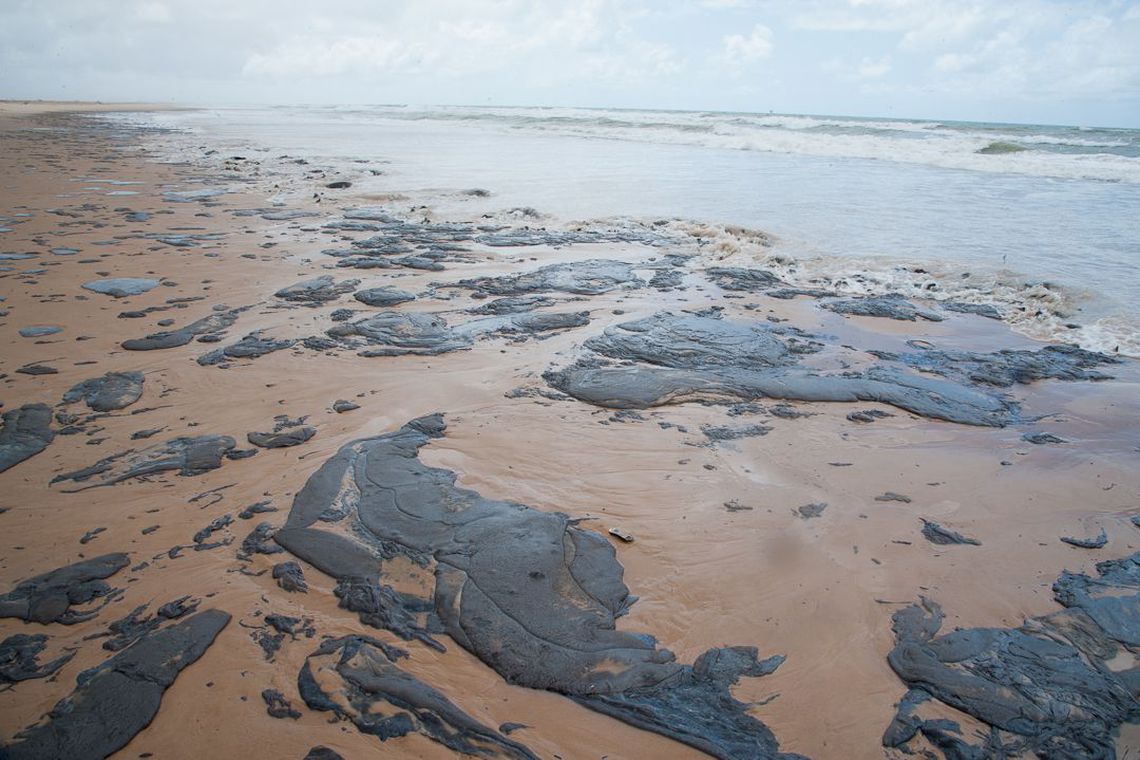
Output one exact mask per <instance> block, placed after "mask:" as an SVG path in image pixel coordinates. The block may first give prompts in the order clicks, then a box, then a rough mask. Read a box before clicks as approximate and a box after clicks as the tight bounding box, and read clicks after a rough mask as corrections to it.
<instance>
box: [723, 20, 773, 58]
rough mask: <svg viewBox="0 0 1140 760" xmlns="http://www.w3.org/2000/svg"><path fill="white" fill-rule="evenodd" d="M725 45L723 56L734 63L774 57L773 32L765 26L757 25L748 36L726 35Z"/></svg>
mask: <svg viewBox="0 0 1140 760" xmlns="http://www.w3.org/2000/svg"><path fill="white" fill-rule="evenodd" d="M723 45H724V46H723V50H722V55H723V57H724V59H725V60H726V61H729V62H732V63H741V62H749V61H757V60H760V59H763V58H768V57H769V56H771V55H772V30H771V29H769V28H768V27H766V26H764V25H763V24H757V25H756V26H754V27H752V31H751V32H749V33H748V35H747V36H745V35H743V34H729V35H725V37H724V40H723Z"/></svg>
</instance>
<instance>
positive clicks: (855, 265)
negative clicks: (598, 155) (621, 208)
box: [670, 221, 1140, 357]
mask: <svg viewBox="0 0 1140 760" xmlns="http://www.w3.org/2000/svg"><path fill="white" fill-rule="evenodd" d="M670 227H671V228H672V229H674V230H676V231H679V232H681V233H683V234H688V235H690V236H691V237H692V238H693V239H694V240H696V241H698V242H699V246H700V247H699V250H700V252H701V258H702V260H703V263H705V264H706V265H713V264H716V265H721V266H724V265H736V266H749V267H760V268H762V269H766V270H768V271H771V272H773V273H774V274H776V275H778V276H779V277H780V279H782V280H783V281H785V282H787V283H788V284H789V285H790V286H792V287H793V288H804V289H812V290H824V291H830V292H834V293H835V294H837V295H840V296H878V295H886V294H889V293H898V294H902V295H904V296H907V297H908V298H911V299H922V300H927V301H932V302H934V303H938V302H953V303H964V304H973V305H978V306H993V307H994V308H995V309H996V310H997V312H998V313H999V314H1000V315H1001V319H1002V321H1003V322H1005V323H1006V324H1008V325H1009V326H1010V328H1012V329H1013V330H1014V331H1015V332H1017V333H1019V334H1021V335H1024V336H1026V337H1028V338H1032V339H1034V340H1043V341H1050V342H1060V343H1071V344H1074V345H1078V346H1080V347H1081V348H1085V349H1088V350H1090V351H1101V352H1104V353H1109V354H1122V355H1125V356H1131V357H1140V321H1137V320H1135V319H1129V318H1128V317H1126V316H1123V315H1119V314H1112V315H1106V316H1096V317H1094V318H1093V319H1092V321H1088V317H1086V316H1084V313H1083V312H1084V309H1085V307H1086V306H1088V305H1089V304H1090V302H1091V301H1093V300H1095V297H1096V296H1095V294H1094V293H1091V292H1088V291H1080V290H1077V289H1074V288H1070V287H1066V286H1064V285H1060V284H1057V283H1052V282H1047V281H1041V280H1033V279H1031V278H1029V277H1026V276H1025V275H1024V274H1022V273H1019V272H1015V271H1011V270H1009V269H994V270H987V269H985V268H972V269H969V270H967V269H963V268H962V267H961V266H959V265H956V264H954V263H949V264H947V263H939V262H931V261H913V260H911V261H903V260H899V259H893V258H891V257H887V256H882V257H859V258H852V257H838V256H812V257H802V256H790V255H788V254H787V253H786V252H785V251H784V250H783V248H782V246H780V245H779V244H778V242H777V241H775V240H774V239H773V238H772V236H770V235H768V234H766V233H764V232H762V231H759V230H750V229H746V228H742V227H734V226H721V225H709V224H704V223H700V222H679V221H675V222H672V223H671V224H670Z"/></svg>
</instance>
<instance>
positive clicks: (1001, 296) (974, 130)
mask: <svg viewBox="0 0 1140 760" xmlns="http://www.w3.org/2000/svg"><path fill="white" fill-rule="evenodd" d="M119 118H127V119H133V120H135V121H138V120H141V121H143V122H144V123H147V124H149V125H153V126H160V127H165V128H169V129H173V130H175V131H177V132H179V133H183V134H188V135H191V136H195V137H200V138H202V139H204V140H206V141H218V142H219V143H221V144H228V145H232V146H242V145H247V144H248V145H254V146H260V147H261V148H262V149H269V150H272V151H280V152H287V153H289V154H290V155H296V156H302V157H309V158H311V159H313V160H314V161H325V162H332V163H334V164H336V165H338V167H339V168H340V169H341V170H342V171H343V172H346V173H349V174H351V173H352V172H353V166H354V162H356V161H359V160H362V159H366V160H369V161H384V162H386V163H384V164H383V166H382V168H383V174H382V175H381V176H377V177H373V176H371V175H370V174H369V173H367V172H363V171H360V170H359V169H358V170H357V173H358V174H360V175H361V176H359V178H354V188H353V190H354V192H355V191H361V192H367V191H368V190H370V189H375V190H377V191H379V190H381V189H383V190H393V189H398V190H399V191H401V192H403V193H405V194H409V195H412V196H414V195H415V194H416V193H418V192H423V193H425V194H431V193H438V192H439V191H441V190H460V189H474V188H478V189H482V190H486V191H488V192H489V193H490V196H489V198H488V200H487V201H486V204H487V205H488V207H499V208H508V207H529V208H534V209H537V210H538V211H539V212H542V213H544V214H549V215H552V216H553V217H555V218H558V219H561V220H566V221H569V220H591V219H604V218H612V217H637V218H649V219H654V218H670V217H679V218H683V219H687V220H694V221H695V222H703V223H708V224H714V225H739V226H743V227H748V228H755V229H760V230H764V231H766V232H769V233H772V234H774V235H775V236H776V237H777V238H778V245H777V247H776V250H778V251H779V253H780V255H781V256H784V257H792V258H794V259H796V260H797V262H799V265H798V268H797V270H796V271H798V272H799V273H800V274H801V275H803V276H804V278H805V279H806V280H810V279H812V276H816V275H820V274H824V275H826V277H827V278H828V279H827V281H828V282H829V283H835V282H836V281H842V282H847V281H846V280H844V278H843V273H844V272H845V271H849V272H850V273H851V274H852V275H861V276H860V277H859V278H858V279H857V281H858V282H859V283H860V284H861V285H862V286H863V287H866V288H868V292H873V291H875V290H879V291H888V290H902V291H903V292H910V291H908V290H907V289H908V288H916V287H922V288H925V289H927V290H928V291H929V289H930V288H932V287H934V288H938V289H940V290H941V291H942V292H947V293H951V294H952V293H954V292H955V291H954V283H956V282H958V281H964V280H968V281H969V283H970V286H971V288H972V289H973V291H972V292H973V294H974V295H975V296H976V295H977V293H978V292H979V290H983V289H988V290H989V291H991V294H992V296H993V300H994V301H995V302H997V303H998V304H999V305H1004V307H1005V308H1004V309H1003V311H1005V312H1006V313H1007V314H1010V313H1011V312H1013V311H1015V310H1020V312H1022V313H1024V314H1026V315H1027V317H1026V318H1024V319H1020V321H1019V320H1018V319H1011V320H1010V321H1011V322H1013V323H1015V326H1020V327H1022V328H1023V330H1024V331H1025V332H1027V333H1029V334H1032V335H1034V336H1035V337H1044V338H1050V339H1056V340H1067V341H1072V342H1077V343H1080V344H1081V345H1084V346H1086V347H1088V348H1094V349H1099V350H1108V351H1112V350H1120V351H1121V352H1123V353H1128V354H1134V355H1136V354H1140V306H1138V305H1137V304H1138V301H1137V299H1136V297H1135V296H1136V293H1137V292H1138V291H1140V273H1138V271H1137V265H1138V264H1140V130H1129V129H1099V128H1092V127H1079V126H1074V127H1065V126H1048V125H1013V124H979V123H964V122H950V121H942V122H936V121H917V120H905V119H864V118H848V117H821V116H798V115H777V114H742V113H738V114H733V113H705V112H676V111H629V110H612V109H611V110H599V109H562V108H479V107H434V108H429V107H403V106H375V107H360V106H352V107H347V106H344V107H276V108H225V109H219V108H205V109H201V110H196V111H173V112H159V113H152V114H144V115H136V116H131V117H119ZM867 274H871V275H872V276H871V277H869V278H868V277H866V275H867ZM931 281H934V282H935V285H934V286H932V285H931V284H930V282H931ZM868 282H870V283H871V285H870V286H867V283H868ZM979 283H984V286H983V285H979ZM1045 297H1048V299H1050V302H1051V309H1052V311H1050V313H1049V314H1048V315H1047V317H1048V318H1044V317H1042V318H1041V319H1038V320H1036V322H1034V321H1033V320H1032V319H1031V318H1032V316H1033V314H1034V311H1035V310H1036V311H1037V312H1038V313H1040V312H1042V310H1041V309H1036V307H1035V305H1034V302H1035V301H1036V302H1037V303H1041V302H1042V299H1043V298H1045ZM971 300H979V299H978V298H976V297H974V298H972V299H971ZM981 300H984V299H981ZM1058 304H1060V305H1058ZM1045 311H1049V310H1048V309H1046V310H1045ZM1074 325H1079V327H1074Z"/></svg>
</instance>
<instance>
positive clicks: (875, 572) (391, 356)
mask: <svg viewBox="0 0 1140 760" xmlns="http://www.w3.org/2000/svg"><path fill="white" fill-rule="evenodd" d="M0 134H2V139H3V144H4V150H3V151H2V152H0V161H2V162H3V164H2V165H3V171H2V173H0V176H2V177H3V180H2V187H0V197H2V198H3V204H2V206H0V214H2V215H3V219H2V221H0V226H2V227H4V228H7V229H9V230H11V231H9V232H3V233H0V297H2V298H3V299H4V300H3V301H0V315H2V316H0V342H2V345H3V351H0V382H2V383H3V385H2V386H0V401H2V402H3V406H2V407H0V412H3V413H4V427H3V428H0V468H3V471H2V472H0V508H2V509H3V510H4V511H3V512H2V513H0V529H2V530H0V594H2V595H5V596H3V597H0V615H3V617H0V642H2V644H0V647H2V649H0V651H2V656H0V742H3V744H4V748H2V749H0V755H4V754H5V753H8V754H10V755H11V757H13V758H16V757H52V756H69V757H86V756H91V757H101V756H104V755H107V754H114V756H118V757H138V756H140V755H143V754H145V753H153V756H155V757H163V758H167V757H173V758H178V757H197V756H200V755H201V753H202V752H203V751H207V752H211V753H214V754H217V755H219V756H224V757H228V756H237V755H240V754H247V755H248V754H250V753H253V754H254V755H255V756H272V757H297V758H302V757H305V756H306V754H307V753H308V752H309V751H310V749H311V748H313V747H317V746H323V747H326V748H328V750H329V751H330V752H336V753H339V754H340V755H341V756H343V757H345V758H357V757H368V756H371V755H373V754H380V753H385V754H386V756H394V757H453V756H455V755H456V753H463V752H466V753H471V754H481V755H485V756H487V755H489V756H503V757H532V756H534V757H543V758H552V757H562V758H579V757H594V758H600V757H609V758H648V757H659V756H667V757H700V756H706V755H713V756H717V757H776V756H778V755H779V753H790V754H800V755H804V756H808V757H817V758H828V757H845V758H848V757H868V758H871V757H882V756H883V755H884V753H887V754H888V755H898V754H900V753H901V751H902V749H900V748H909V749H912V750H914V749H923V748H931V749H932V750H933V751H938V752H942V753H950V752H954V751H963V750H962V748H961V746H960V745H957V744H955V742H966V743H969V744H972V745H975V748H976V751H978V752H980V753H982V754H981V755H979V756H987V755H986V754H985V753H988V755H989V756H997V755H998V753H999V752H1002V751H1004V752H1007V754H1017V753H1029V752H1034V751H1042V748H1043V747H1045V746H1050V747H1053V748H1054V749H1055V750H1056V751H1058V752H1060V751H1061V750H1064V751H1068V752H1071V753H1072V752H1075V753H1076V754H1071V755H1069V756H1080V755H1081V753H1086V754H1089V755H1093V756H1097V755H1096V753H1097V752H1100V753H1101V754H1100V755H1099V756H1105V757H1107V756H1111V754H1110V753H1111V752H1112V751H1113V747H1114V746H1115V751H1116V752H1117V754H1118V755H1120V756H1123V755H1124V754H1125V750H1126V749H1129V748H1134V747H1135V746H1136V745H1137V743H1138V742H1140V737H1138V735H1137V732H1136V731H1135V729H1134V728H1133V727H1130V724H1129V723H1128V721H1130V720H1136V719H1137V703H1136V699H1135V694H1136V693H1137V685H1138V679H1137V678H1136V677H1135V676H1134V664H1135V663H1134V662H1133V659H1132V654H1131V648H1133V647H1135V646H1138V645H1140V639H1138V638H1137V635H1138V632H1140V629H1138V628H1137V620H1136V619H1137V616H1138V615H1140V610H1138V608H1137V602H1136V593H1137V587H1138V586H1140V581H1138V580H1137V572H1136V570H1135V568H1134V567H1133V566H1132V565H1129V564H1127V563H1125V564H1123V565H1113V566H1102V567H1101V568H1100V569H1099V571H1098V569H1097V567H1096V564H1097V563H1098V562H1104V561H1107V560H1115V559H1119V558H1127V557H1129V556H1130V555H1132V554H1133V553H1134V552H1135V551H1136V550H1137V538H1138V537H1140V533H1138V531H1140V528H1137V526H1136V525H1134V524H1133V522H1132V518H1133V517H1134V516H1137V515H1140V496H1138V493H1140V474H1138V473H1140V468H1138V467H1137V460H1138V458H1140V451H1138V446H1140V440H1138V439H1137V438H1136V425H1135V421H1136V419H1137V418H1138V417H1137V413H1138V411H1140V401H1137V399H1140V394H1138V393H1137V378H1138V377H1140V375H1138V374H1137V372H1136V368H1135V367H1134V365H1133V363H1132V362H1130V361H1120V360H1118V359H1117V358H1116V357H1113V356H1105V355H1100V354H1092V353H1088V352H1081V351H1077V350H1071V349H1067V348H1065V347H1059V346H1047V345H1045V344H1040V343H1032V342H1030V341H1027V340H1026V339H1025V338H1022V337H1019V336H1017V335H1015V334H1013V333H1012V332H1010V331H1009V329H1008V328H1007V327H1006V326H1005V325H1004V324H1003V323H1002V322H1001V321H1000V320H995V319H993V318H992V317H993V316H994V315H993V314H991V313H989V311H987V310H986V309H985V305H984V304H969V305H966V306H963V305H961V304H958V305H956V306H955V305H951V306H949V307H948V306H947V305H946V304H941V305H940V304H938V303H934V302H927V301H924V300H922V299H915V298H909V299H863V301H861V302H858V303H854V304H852V303H850V302H849V299H843V298H839V297H837V296H835V295H834V294H832V293H831V292H829V290H828V287H827V283H820V287H819V288H818V289H815V290H809V289H805V288H803V287H797V288H792V287H789V286H788V285H787V284H786V283H782V282H781V281H780V280H779V277H777V276H775V275H773V274H771V273H770V272H766V271H765V270H764V269H763V267H761V266H759V265H757V264H755V263H750V262H749V261H747V260H741V257H739V256H738V257H736V259H733V260H728V261H722V260H720V258H721V254H723V253H724V251H723V250H714V249H715V247H714V246H709V245H705V244H703V243H704V241H705V239H706V238H705V237H704V235H705V233H704V232H703V228H702V227H701V226H700V225H693V224H689V223H682V222H678V221H670V220H661V221H659V222H655V221H654V220H645V221H638V220H632V221H631V220H620V221H617V222H614V221H610V222H596V223H586V224H575V225H568V224H564V223H558V222H556V221H554V220H550V219H543V218H541V217H539V216H536V215H534V214H533V212H531V211H530V210H514V211H512V210H509V209H504V210H503V211H502V212H501V213H496V214H492V215H490V216H489V217H484V216H483V215H481V214H479V215H473V216H474V217H475V218H464V217H463V215H462V213H460V212H457V211H456V210H455V209H457V208H459V209H461V208H462V200H461V199H462V197H463V195H462V194H461V193H460V192H455V193H453V194H451V195H449V196H448V200H447V206H448V209H449V210H448V213H447V215H446V216H443V215H437V214H435V213H434V212H433V210H432V207H431V205H430V202H431V200H432V199H431V198H426V199H421V198H414V197H412V198H409V197H407V196H406V195H402V194H401V193H402V188H400V187H399V186H398V178H394V179H393V187H392V192H391V193H389V194H386V195H385V196H383V197H376V196H372V197H361V196H355V195H354V194H353V191H352V188H351V186H350V187H348V188H330V187H328V186H329V185H334V184H336V183H338V182H344V181H348V182H351V181H352V179H353V177H351V176H343V175H341V174H332V173H326V172H324V171H322V170H321V167H313V166H304V167H301V168H298V166H297V165H296V164H295V162H294V161H293V160H292V159H290V158H289V157H287V156H281V157H278V156H272V155H267V154H248V155H242V156H240V157H235V156H232V155H225V154H218V153H209V152H208V151H211V150H214V149H213V148H211V147H210V146H203V147H202V160H201V161H195V162H193V163H181V164H171V163H159V162H157V161H155V160H153V159H154V157H153V156H151V155H149V154H148V151H147V150H146V149H143V148H140V147H139V145H140V142H139V135H138V134H135V133H132V132H130V131H124V130H121V129H110V128H108V127H106V126H103V125H100V124H98V123H96V122H91V121H89V120H85V119H82V118H79V117H76V116H72V115H67V114H63V115H59V114H44V113H40V114H35V113H32V114H28V113H11V112H7V113H5V115H4V116H3V118H2V120H0ZM366 170H367V169H366V167H362V168H361V171H366ZM275 186H276V187H275ZM282 188H284V190H285V192H284V193H283V192H282ZM472 197H475V196H472ZM457 199H458V200H457ZM425 200H426V201H427V205H424V203H423V202H422V201H425ZM275 204H278V205H275ZM736 234H739V235H742V236H748V237H749V239H750V240H751V241H758V240H759V241H762V242H763V244H764V245H765V246H774V248H775V250H777V251H778V247H779V242H778V241H772V240H768V239H766V238H765V237H764V236H763V235H762V233H750V232H746V231H738V232H737V233H736ZM354 293H355V294H356V297H355V298H354V297H353V295H352V294H354ZM905 295H911V294H905ZM29 328H39V329H29ZM56 328H58V329H56ZM1110 378H1111V379H1110ZM1102 532H1103V534H1104V538H1105V540H1104V542H1103V545H1101V546H1099V548H1086V546H1096V545H1097V544H1100V541H1099V537H1100V535H1101V533H1102ZM623 537H624V538H623ZM1062 537H1065V538H1071V539H1076V541H1075V543H1074V542H1064V541H1062V540H1061V539H1062ZM630 538H632V539H633V540H632V541H627V540H626V539H630ZM1081 544H1084V545H1086V546H1082V545H1081ZM60 568H67V569H66V570H63V571H62V572H59V573H54V574H53V573H52V571H55V570H57V569H60ZM1065 571H1069V572H1070V573H1071V574H1072V575H1068V576H1064V582H1063V583H1061V584H1059V586H1058V589H1057V590H1055V589H1054V581H1056V580H1057V579H1058V578H1059V577H1062V573H1063V572H1065ZM1082 574H1083V576H1085V577H1084V580H1081V575H1082ZM1106 599H1108V600H1110V601H1111V609H1109V607H1107V606H1105V600H1106ZM916 604H917V605H918V606H917V607H916V606H912V605H916ZM939 615H944V616H945V620H944V621H942V622H941V627H940V629H939V628H938V626H936V625H935V624H934V622H933V621H935V620H936V619H937V617H938V616H939ZM1027 620H1028V621H1030V622H1029V623H1028V624H1027V625H1026V626H1023V627H1021V628H1020V629H1019V626H1022V624H1023V622H1024V621H1027ZM955 628H962V629H967V630H966V631H964V632H961V633H955V634H953V636H955V637H957V638H953V639H952V640H950V641H948V642H947V641H946V640H944V639H942V640H940V639H939V638H938V637H945V636H946V635H947V634H950V633H952V632H953V631H954V629H955ZM979 629H982V630H979ZM896 634H897V635H896ZM1019 636H1021V637H1028V638H1026V639H1019V638H1018V637H1019ZM44 637H46V638H44ZM1043 641H1048V642H1051V645H1053V646H1055V647H1058V649H1050V650H1048V651H1044V650H1043V649H1042V650H1041V651H1040V652H1038V649H1037V648H1039V647H1044V646H1045V645H1044V644H1039V642H1043ZM940 642H941V643H940ZM1011 642H1012V643H1011ZM1027 642H1028V643H1027ZM1027 647H1028V650H1027ZM1035 647H1036V648H1035ZM1025 651H1030V655H1028V656H1027V655H1025V654H1024V653H1025ZM947 652H949V654H947ZM1011 652H1012V654H1011ZM1038 655H1039V656H1038ZM940 656H942V657H943V659H939V657H940ZM1035 657H1036V658H1037V659H1034V658H1035ZM1081 668H1084V670H1081ZM92 669H94V670H92ZM1059 684H1063V686H1062V685H1059ZM1074 684H1075V685H1074ZM908 687H914V690H912V691H910V692H909V694H908ZM1059 693H1060V694H1061V695H1062V696H1060V697H1058V696H1057V695H1058V694H1059ZM904 695H908V700H906V701H905V702H904V704H903V708H902V710H901V712H900V713H899V717H898V718H897V719H896V705H898V703H899V702H900V700H902V699H903V697H904ZM979 695H981V696H979ZM1105 695H1111V697H1107V696H1105ZM61 700H67V701H65V702H63V703H61ZM1050 700H1052V701H1050ZM57 703H61V706H59V707H57ZM53 708H55V711H54V712H53ZM947 721H952V722H953V723H954V724H956V725H957V731H955V730H954V727H953V726H951V725H950V724H949V723H947ZM1121 724H1123V728H1120V725H1121ZM1090 726H1091V728H1090ZM1098 727H1099V728H1098ZM1101 729H1103V730H1101ZM381 742H382V743H381ZM884 743H886V744H891V745H895V746H892V747H890V748H886V749H885V748H884ZM937 747H941V749H934V748H937ZM1058 747H1059V748H1060V749H1057V748H1058ZM1002 748H1004V749H1002ZM1074 748H1078V749H1074ZM115 753H117V754H115ZM315 756H320V755H319V754H317V755H315ZM326 756H328V757H331V756H332V755H326ZM947 756H952V755H949V754H947ZM1059 756H1064V755H1059Z"/></svg>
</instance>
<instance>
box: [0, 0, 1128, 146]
mask: <svg viewBox="0 0 1140 760" xmlns="http://www.w3.org/2000/svg"><path fill="white" fill-rule="evenodd" d="M1137 40H1140V3H1138V2H1136V1H1135V0H1068V1H1067V2H1064V3H1061V2H1057V1H1056V0H1006V1H1005V2H1002V3H993V2H987V1H986V0H384V2H376V0H322V2H320V3H315V2H311V0H51V1H50V2H45V1H44V0H0V71H2V72H3V76H0V96H6V97H80V98H92V99H113V98H117V99H160V100H177V101H182V102H212V103H224V102H230V103H232V102H288V103H297V102H348V103H361V102H408V103H448V102H451V103H455V102H464V103H472V102H479V103H483V102H496V103H515V104H546V105H555V104H556V105H599V106H606V105H615V106H646V107H653V106H658V107H670V108H696V109H705V108H726V109H729V110H741V109H744V110H747V109H748V108H760V107H762V108H763V109H764V110H768V109H769V108H776V109H779V108H781V107H782V108H784V109H791V110H797V111H805V110H814V111H817V112H836V111H837V110H841V109H860V112H866V111H870V110H878V111H879V112H886V111H894V112H900V113H916V112H919V111H926V112H927V113H932V114H934V115H940V114H939V112H940V111H942V109H944V108H947V107H956V106H963V110H964V112H965V113H964V114H960V115H961V116H962V117H963V118H965V117H968V114H979V113H981V114H982V115H984V116H986V117H987V118H994V117H997V116H999V115H1000V114H1005V115H1006V116H1007V117H1010V118H1017V114H1018V113H1019V112H1028V111H1031V110H1032V111H1034V112H1035V114H1037V115H1036V116H1035V117H1034V118H1037V119H1040V118H1042V117H1041V115H1040V114H1044V113H1046V112H1056V113H1060V111H1061V109H1063V108H1068V109H1069V110H1072V111H1075V112H1076V115H1075V116H1073V117H1071V118H1072V120H1077V121H1082V122H1086V121H1089V120H1090V119H1091V118H1093V117H1089V116H1086V113H1096V112H1103V113H1108V114H1111V116H1112V119H1113V121H1114V123H1119V122H1120V121H1125V122H1128V123H1138V124H1140V45H1137V44H1136V41H1137ZM821 62H823V63H821ZM761 72H762V74H763V77H762V80H763V81H762V82H761V81H759V80H760V77H751V78H750V77H747V76H746V75H750V74H753V73H756V74H759V73H761ZM869 94H874V96H875V97H874V98H870V97H866V96H867V95H869ZM948 104H955V105H954V106H950V105H948ZM1063 104H1067V105H1063ZM952 116H955V113H946V114H945V117H946V118H950V117H952ZM1055 118H1060V117H1055Z"/></svg>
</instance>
